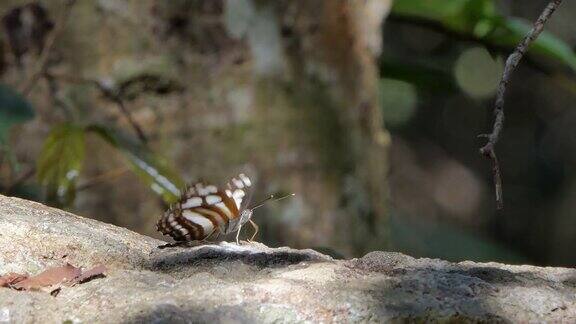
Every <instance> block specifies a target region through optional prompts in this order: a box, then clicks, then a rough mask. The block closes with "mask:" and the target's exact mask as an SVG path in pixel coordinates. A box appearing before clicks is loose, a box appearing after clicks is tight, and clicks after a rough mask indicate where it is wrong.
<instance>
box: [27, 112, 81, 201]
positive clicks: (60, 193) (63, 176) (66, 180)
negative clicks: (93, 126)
mask: <svg viewBox="0 0 576 324" xmlns="http://www.w3.org/2000/svg"><path fill="white" fill-rule="evenodd" d="M84 150H85V142H84V129H83V128H82V127H80V126H77V125H74V124H69V123H65V124H61V125H59V126H56V127H54V128H53V129H52V131H51V132H50V135H49V136H48V138H47V139H46V141H45V142H44V147H43V148H42V153H41V154H40V158H39V159H38V163H37V170H38V180H39V181H40V183H41V184H42V185H44V186H46V189H47V196H48V200H50V201H55V202H57V203H59V204H62V205H64V206H67V205H69V204H71V203H72V202H73V201H74V197H75V193H76V190H75V189H76V180H77V179H78V176H79V174H80V169H81V168H82V163H83V161H84Z"/></svg>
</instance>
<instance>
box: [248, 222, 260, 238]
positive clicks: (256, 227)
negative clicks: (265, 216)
mask: <svg viewBox="0 0 576 324" xmlns="http://www.w3.org/2000/svg"><path fill="white" fill-rule="evenodd" d="M248 221H249V222H250V225H252V227H254V234H252V237H251V238H250V239H249V240H248V242H252V241H253V240H254V238H255V237H256V234H258V229H259V227H258V225H257V224H256V223H254V222H253V221H252V220H251V219H250V220H248Z"/></svg>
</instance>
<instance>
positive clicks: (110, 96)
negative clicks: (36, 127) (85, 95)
mask: <svg viewBox="0 0 576 324" xmlns="http://www.w3.org/2000/svg"><path fill="white" fill-rule="evenodd" d="M50 76H51V77H52V78H55V79H58V80H62V81H65V82H70V83H86V84H91V85H93V86H94V87H96V89H98V90H99V91H100V93H101V94H102V96H103V97H104V98H106V99H107V100H109V101H111V102H113V103H114V104H116V107H117V108H118V109H119V110H120V112H121V113H122V115H124V117H125V118H126V120H127V121H128V123H129V124H130V126H131V127H132V129H134V132H135V133H136V135H137V136H138V139H139V140H140V142H142V143H143V144H146V143H148V138H147V137H146V134H145V133H144V130H143V129H142V127H140V125H139V124H138V122H136V120H135V119H134V117H132V114H131V113H130V110H129V109H128V107H126V104H125V102H124V99H122V97H121V96H120V95H119V94H118V93H117V91H116V90H114V89H113V88H112V87H111V86H109V85H107V84H106V83H105V82H102V81H100V80H97V79H89V78H84V77H78V76H70V75H65V74H55V73H52V74H50Z"/></svg>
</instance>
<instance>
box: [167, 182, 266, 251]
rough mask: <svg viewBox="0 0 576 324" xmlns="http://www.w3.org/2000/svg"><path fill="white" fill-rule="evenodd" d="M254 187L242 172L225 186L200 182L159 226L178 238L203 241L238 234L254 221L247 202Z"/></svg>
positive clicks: (169, 211) (185, 193)
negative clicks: (248, 223) (246, 199)
mask: <svg viewBox="0 0 576 324" xmlns="http://www.w3.org/2000/svg"><path fill="white" fill-rule="evenodd" d="M251 186H252V182H251V181H250V179H249V178H248V177H247V176H246V175H244V174H242V173H241V174H239V175H238V177H235V178H232V180H230V181H229V182H228V183H227V184H226V185H225V186H224V188H219V187H216V186H214V185H205V184H204V183H202V182H198V183H196V184H194V185H193V186H191V187H189V188H187V189H186V190H185V191H184V193H183V194H182V197H181V198H180V200H179V201H178V202H177V203H176V204H174V205H173V206H171V207H170V209H168V210H167V211H166V212H165V213H164V215H163V216H162V217H161V218H160V220H159V221H158V224H157V229H158V230H159V231H160V232H162V233H163V234H165V235H170V236H171V237H172V238H173V239H174V240H176V241H204V240H208V239H211V238H215V237H217V236H219V235H225V234H229V233H233V232H238V233H239V231H240V229H241V227H242V225H244V224H245V223H246V222H248V221H250V222H251V220H250V219H251V217H252V209H250V208H246V204H245V198H246V196H247V190H248V189H249V188H250V187H251ZM251 223H252V222H251ZM252 224H253V223H252ZM254 226H255V225H254ZM255 228H257V226H255ZM237 237H238V236H237Z"/></svg>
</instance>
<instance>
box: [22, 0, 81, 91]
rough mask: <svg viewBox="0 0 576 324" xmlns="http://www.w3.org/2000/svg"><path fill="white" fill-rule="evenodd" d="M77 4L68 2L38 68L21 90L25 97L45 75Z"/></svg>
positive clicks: (71, 1) (73, 1)
mask: <svg viewBox="0 0 576 324" xmlns="http://www.w3.org/2000/svg"><path fill="white" fill-rule="evenodd" d="M75 3H76V0H68V1H66V4H65V5H64V9H63V12H62V14H61V15H60V17H59V19H58V21H56V26H55V27H54V30H53V31H52V33H50V35H48V38H47V39H46V44H45V46H44V48H43V49H42V53H40V58H39V59H38V62H37V63H36V68H35V69H34V71H33V73H32V75H31V76H30V78H29V79H28V80H27V81H25V82H24V84H23V85H22V87H21V88H20V93H22V95H23V96H25V97H26V96H28V94H30V91H32V89H34V86H35V85H36V83H37V82H38V80H40V78H41V77H42V76H43V75H44V74H45V72H46V68H47V65H48V59H49V58H50V54H51V53H52V49H53V48H54V44H55V43H56V39H57V38H58V36H59V35H60V34H61V33H62V31H63V30H64V26H65V25H66V22H67V21H68V17H70V12H71V11H72V7H73V6H74V4H75Z"/></svg>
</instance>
